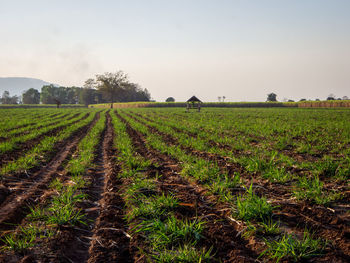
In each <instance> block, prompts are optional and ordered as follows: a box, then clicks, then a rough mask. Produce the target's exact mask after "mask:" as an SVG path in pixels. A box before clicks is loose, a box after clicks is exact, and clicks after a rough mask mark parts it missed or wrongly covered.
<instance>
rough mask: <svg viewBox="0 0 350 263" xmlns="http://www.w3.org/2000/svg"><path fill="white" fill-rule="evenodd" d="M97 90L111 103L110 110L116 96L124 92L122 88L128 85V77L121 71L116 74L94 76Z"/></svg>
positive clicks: (107, 73)
mask: <svg viewBox="0 0 350 263" xmlns="http://www.w3.org/2000/svg"><path fill="white" fill-rule="evenodd" d="M96 82H97V89H98V90H99V91H101V92H102V93H103V94H104V95H105V97H106V98H107V99H108V100H109V101H110V102H111V108H113V103H114V102H115V100H116V98H118V96H121V95H122V93H123V91H124V86H125V84H126V83H128V76H127V75H126V74H125V73H124V72H123V71H121V70H119V71H117V72H116V73H111V72H106V73H104V74H102V75H96Z"/></svg>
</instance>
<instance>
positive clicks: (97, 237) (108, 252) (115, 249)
mask: <svg viewBox="0 0 350 263" xmlns="http://www.w3.org/2000/svg"><path fill="white" fill-rule="evenodd" d="M113 139H114V129H113V125H112V122H111V117H110V115H109V113H108V114H107V129H106V133H105V135H104V138H103V143H102V149H101V155H100V156H99V160H98V164H99V166H100V167H101V170H102V173H103V176H102V178H104V181H103V185H102V186H103V188H102V190H103V193H102V195H101V197H102V198H101V199H100V200H99V202H98V204H99V208H100V213H99V216H98V218H97V220H96V223H95V226H94V229H93V231H92V232H93V235H92V238H91V242H90V247H89V258H88V262H89V263H93V262H108V261H110V262H111V261H113V262H126V263H127V262H132V261H131V256H130V252H129V242H130V236H129V235H128V234H127V229H128V228H127V225H126V222H125V220H124V215H125V213H124V212H125V209H124V207H125V204H124V201H123V199H122V197H121V196H120V194H119V191H120V186H121V184H122V181H121V180H120V179H119V177H118V172H119V169H120V168H119V167H118V166H117V165H116V160H115V158H114V154H115V150H114V148H113V146H114V143H113Z"/></svg>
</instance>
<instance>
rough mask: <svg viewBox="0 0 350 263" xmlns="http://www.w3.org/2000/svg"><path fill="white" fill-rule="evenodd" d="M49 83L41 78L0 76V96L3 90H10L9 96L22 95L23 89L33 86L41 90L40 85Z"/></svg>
mask: <svg viewBox="0 0 350 263" xmlns="http://www.w3.org/2000/svg"><path fill="white" fill-rule="evenodd" d="M50 84H51V83H49V82H46V81H43V80H41V79H34V78H20V77H11V78H1V77H0V96H1V95H2V93H3V92H4V91H5V90H8V91H9V92H10V95H11V96H14V95H18V96H20V95H22V93H23V91H25V90H27V89H30V88H34V89H37V90H39V92H40V91H41V87H42V86H44V85H50Z"/></svg>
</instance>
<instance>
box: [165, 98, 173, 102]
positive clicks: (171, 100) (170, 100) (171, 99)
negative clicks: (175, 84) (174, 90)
mask: <svg viewBox="0 0 350 263" xmlns="http://www.w3.org/2000/svg"><path fill="white" fill-rule="evenodd" d="M165 102H175V99H174V98H173V97H169V98H167V99H166V100H165Z"/></svg>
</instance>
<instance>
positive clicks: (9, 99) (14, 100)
mask: <svg viewBox="0 0 350 263" xmlns="http://www.w3.org/2000/svg"><path fill="white" fill-rule="evenodd" d="M18 101H19V98H18V96H16V95H15V96H10V92H9V91H7V90H5V91H4V93H3V94H2V97H1V99H0V102H1V103H2V104H18Z"/></svg>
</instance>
